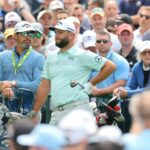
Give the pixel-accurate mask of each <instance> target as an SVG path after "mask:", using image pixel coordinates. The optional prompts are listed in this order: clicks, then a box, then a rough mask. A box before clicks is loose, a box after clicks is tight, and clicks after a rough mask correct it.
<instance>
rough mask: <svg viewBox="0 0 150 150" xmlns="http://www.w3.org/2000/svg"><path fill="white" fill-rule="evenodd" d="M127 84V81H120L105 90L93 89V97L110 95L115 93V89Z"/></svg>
mask: <svg viewBox="0 0 150 150" xmlns="http://www.w3.org/2000/svg"><path fill="white" fill-rule="evenodd" d="M125 84H126V80H118V81H116V82H115V83H114V84H112V85H111V86H108V87H105V88H96V87H93V89H92V95H94V96H100V95H105V94H110V93H113V91H114V89H116V88H118V87H123V86H125Z"/></svg>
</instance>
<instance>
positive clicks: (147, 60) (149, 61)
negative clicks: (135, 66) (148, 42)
mask: <svg viewBox="0 0 150 150" xmlns="http://www.w3.org/2000/svg"><path fill="white" fill-rule="evenodd" d="M140 57H141V60H142V61H143V62H144V64H145V65H146V66H149V65H150V49H145V50H144V51H143V52H142V53H141V54H140Z"/></svg>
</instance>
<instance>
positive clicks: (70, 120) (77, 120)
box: [58, 109, 97, 150]
mask: <svg viewBox="0 0 150 150" xmlns="http://www.w3.org/2000/svg"><path fill="white" fill-rule="evenodd" d="M58 126H59V127H60V128H61V129H62V130H63V132H64V134H65V136H66V138H67V139H68V144H67V146H66V148H65V150H86V148H87V144H88V140H89V138H90V137H91V136H93V135H94V134H95V133H96V131H97V125H96V122H95V119H94V117H93V115H92V114H90V113H89V112H87V111H85V110H81V109H74V110H73V111H71V112H70V113H68V114H67V115H66V116H64V117H63V118H62V119H61V120H60V121H59V124H58Z"/></svg>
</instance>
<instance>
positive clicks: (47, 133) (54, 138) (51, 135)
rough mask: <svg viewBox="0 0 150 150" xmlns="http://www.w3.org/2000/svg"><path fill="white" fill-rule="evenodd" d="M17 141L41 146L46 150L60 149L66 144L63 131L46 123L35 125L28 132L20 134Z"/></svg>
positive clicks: (25, 144) (26, 144) (27, 144)
mask: <svg viewBox="0 0 150 150" xmlns="http://www.w3.org/2000/svg"><path fill="white" fill-rule="evenodd" d="M17 141H18V143H19V144H21V145H24V146H36V147H43V148H47V149H48V150H60V149H62V147H64V146H65V145H66V144H67V141H66V138H65V136H64V134H63V132H62V131H61V130H60V129H59V128H57V127H55V126H51V125H47V124H39V125H37V126H36V127H35V128H34V129H33V131H32V132H31V133H30V134H26V135H20V136H19V137H18V138H17Z"/></svg>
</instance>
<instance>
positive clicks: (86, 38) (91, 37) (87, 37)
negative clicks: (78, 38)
mask: <svg viewBox="0 0 150 150" xmlns="http://www.w3.org/2000/svg"><path fill="white" fill-rule="evenodd" d="M82 43H83V45H84V47H85V48H88V47H91V46H95V43H96V33H95V32H94V31H92V30H87V31H85V32H84V33H83V35H82Z"/></svg>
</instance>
